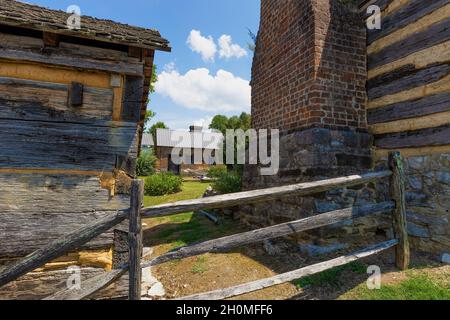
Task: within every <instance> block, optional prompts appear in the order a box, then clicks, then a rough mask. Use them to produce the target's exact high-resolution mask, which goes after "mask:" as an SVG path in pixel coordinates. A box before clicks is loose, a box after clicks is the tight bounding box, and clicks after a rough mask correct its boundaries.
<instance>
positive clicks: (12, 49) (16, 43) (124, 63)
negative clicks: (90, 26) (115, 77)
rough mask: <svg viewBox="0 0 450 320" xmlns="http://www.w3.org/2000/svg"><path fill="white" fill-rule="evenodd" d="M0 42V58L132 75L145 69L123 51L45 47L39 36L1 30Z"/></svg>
mask: <svg viewBox="0 0 450 320" xmlns="http://www.w3.org/2000/svg"><path fill="white" fill-rule="evenodd" d="M0 43H1V44H0V58H1V59H5V60H12V61H15V62H17V61H21V62H32V63H38V64H46V65H51V66H53V67H55V66H58V67H64V68H71V69H72V68H78V69H82V70H93V71H103V72H108V73H120V74H129V75H134V76H143V73H144V64H143V62H142V61H140V59H136V58H133V57H129V56H128V54H127V53H125V52H120V51H115V50H109V49H102V48H92V47H88V46H82V45H73V44H68V43H61V44H60V46H58V47H55V48H53V47H45V46H44V42H43V40H42V39H36V38H31V37H23V36H16V35H10V34H5V33H0ZM24 43H26V45H23V44H24ZM44 47H45V48H44ZM75 48H76V49H75Z"/></svg>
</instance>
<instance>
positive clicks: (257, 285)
mask: <svg viewBox="0 0 450 320" xmlns="http://www.w3.org/2000/svg"><path fill="white" fill-rule="evenodd" d="M397 244H398V240H390V241H387V242H383V243H380V244H377V245H374V246H371V247H368V248H366V249H364V250H361V251H358V252H355V253H351V254H348V255H345V256H342V257H339V258H336V259H333V260H329V261H326V262H321V263H317V264H314V265H312V266H308V267H304V268H301V269H298V270H295V271H291V272H287V273H283V274H279V275H276V276H274V277H270V278H266V279H262V280H257V281H253V282H250V283H246V284H242V285H238V286H234V287H231V288H227V289H221V290H215V291H211V292H206V293H201V294H196V295H192V296H188V297H183V298H180V299H178V300H221V299H226V298H231V297H235V296H239V295H243V294H245V293H249V292H254V291H258V290H262V289H264V288H269V287H273V286H276V285H279V284H282V283H286V282H289V281H293V280H296V279H300V278H303V277H306V276H310V275H313V274H316V273H320V272H323V271H325V270H329V269H331V268H334V267H338V266H342V265H346V264H348V263H350V262H353V261H357V260H360V259H362V258H365V257H369V256H372V255H375V254H377V253H380V252H382V251H385V250H387V249H390V248H392V247H394V246H395V245H397Z"/></svg>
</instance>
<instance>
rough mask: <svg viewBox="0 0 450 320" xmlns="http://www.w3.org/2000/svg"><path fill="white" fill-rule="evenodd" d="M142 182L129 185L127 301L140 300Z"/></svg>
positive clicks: (136, 181)
mask: <svg viewBox="0 0 450 320" xmlns="http://www.w3.org/2000/svg"><path fill="white" fill-rule="evenodd" d="M143 195H144V181H143V180H133V182H132V184H131V198H130V218H129V230H128V246H129V278H130V279H129V291H128V299H129V300H141V278H142V269H141V257H142V224H141V207H142V200H143Z"/></svg>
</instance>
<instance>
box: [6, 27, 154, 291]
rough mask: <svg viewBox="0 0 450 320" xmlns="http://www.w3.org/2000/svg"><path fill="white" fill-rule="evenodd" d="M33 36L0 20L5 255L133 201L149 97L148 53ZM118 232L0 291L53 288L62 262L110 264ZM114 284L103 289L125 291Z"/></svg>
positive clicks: (17, 255)
mask: <svg viewBox="0 0 450 320" xmlns="http://www.w3.org/2000/svg"><path fill="white" fill-rule="evenodd" d="M30 35H31V36H28V35H27V36H25V35H24V34H23V33H20V32H15V31H14V32H12V31H11V30H10V29H8V28H6V29H5V28H3V27H2V26H0V263H1V264H8V262H9V261H11V260H12V259H17V258H20V257H23V256H25V255H27V254H29V253H31V252H33V251H34V250H36V249H38V248H40V247H42V246H43V245H45V244H48V243H49V242H50V241H52V240H55V239H57V238H60V237H61V236H64V235H66V234H68V233H70V232H73V231H74V230H78V229H79V228H81V227H83V226H85V225H86V224H88V223H92V221H93V220H96V219H101V218H103V217H105V216H106V215H109V214H113V213H114V212H115V211H116V210H118V209H123V208H128V207H129V196H128V195H127V191H128V190H127V189H128V186H127V185H128V183H129V182H130V181H131V177H132V176H134V174H135V173H134V171H135V161H136V157H137V152H138V143H139V136H140V131H141V129H140V124H141V123H140V122H141V120H142V119H141V112H142V110H141V109H142V107H143V105H144V100H145V99H144V98H143V97H144V92H145V90H144V80H145V74H144V71H145V70H144V67H145V66H146V61H144V57H143V56H144V54H139V55H136V54H134V55H131V54H129V51H128V50H122V49H121V48H110V49H106V48H103V47H94V46H91V43H89V44H88V45H82V44H74V43H66V42H63V41H61V42H59V41H57V42H55V43H51V45H49V41H48V39H45V33H44V38H39V37H36V35H32V33H30ZM141 51H142V50H141V49H139V52H141ZM150 71H151V66H150ZM118 228H120V229H122V226H118ZM125 229H126V227H125ZM114 237H115V232H114V230H110V231H109V232H107V233H105V234H103V235H101V236H99V237H98V238H96V239H94V240H93V241H91V242H90V243H88V244H86V245H85V246H84V247H83V248H82V250H84V251H83V254H81V253H71V254H69V255H68V256H67V257H62V258H61V259H59V260H58V261H55V262H53V263H51V264H49V265H48V266H47V267H46V268H44V269H43V270H38V271H36V273H35V274H30V275H27V276H25V277H23V279H19V280H18V281H17V282H15V283H13V284H11V285H12V287H11V286H10V287H5V288H2V290H1V291H0V299H2V298H14V297H15V298H33V297H34V298H40V297H44V296H46V295H49V294H51V293H54V292H55V291H56V290H57V289H58V288H59V287H57V286H61V285H64V282H65V279H66V278H67V277H68V276H67V275H66V272H65V270H58V268H61V269H64V268H67V267H68V266H70V265H74V264H77V265H80V266H81V267H83V269H82V270H83V271H82V272H83V274H84V273H86V275H88V274H89V275H91V274H92V275H95V274H97V273H98V272H101V271H102V270H103V269H104V268H110V267H111V266H112V262H113V260H114V256H113V255H114V254H109V253H108V252H112V251H110V250H111V248H112V246H113V243H114ZM105 252H106V253H108V254H105ZM92 267H97V268H98V269H95V268H94V269H86V268H92ZM49 268H50V269H52V271H49ZM53 269H56V270H53ZM25 278H26V279H25ZM55 285H56V287H55ZM119 287H120V286H119ZM119 287H118V288H112V289H110V293H108V294H107V296H115V295H117V294H118V295H123V294H122V293H120V292H118V291H117V289H121V288H119ZM11 288H13V289H11ZM35 289H36V290H35ZM125 289H126V288H125ZM119 291H120V290H119ZM125 292H126V291H125Z"/></svg>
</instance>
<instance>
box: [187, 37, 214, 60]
mask: <svg viewBox="0 0 450 320" xmlns="http://www.w3.org/2000/svg"><path fill="white" fill-rule="evenodd" d="M187 44H188V45H189V48H191V50H192V51H194V52H197V53H200V55H201V56H202V59H203V61H205V62H214V57H215V56H216V53H217V46H216V44H215V43H214V39H213V37H211V36H209V37H208V38H206V37H203V36H202V34H201V32H200V31H198V30H192V31H191V33H190V34H189V37H188V39H187Z"/></svg>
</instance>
